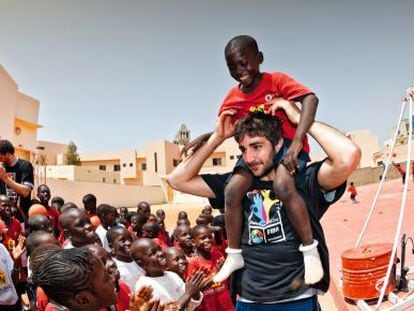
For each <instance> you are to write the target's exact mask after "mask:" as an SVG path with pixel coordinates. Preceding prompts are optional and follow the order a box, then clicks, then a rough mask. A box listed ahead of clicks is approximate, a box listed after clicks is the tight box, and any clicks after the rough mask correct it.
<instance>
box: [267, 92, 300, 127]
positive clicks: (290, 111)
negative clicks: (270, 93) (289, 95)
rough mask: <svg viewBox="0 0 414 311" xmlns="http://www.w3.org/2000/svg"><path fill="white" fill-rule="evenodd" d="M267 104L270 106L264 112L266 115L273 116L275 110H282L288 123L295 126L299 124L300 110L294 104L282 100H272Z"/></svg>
mask: <svg viewBox="0 0 414 311" xmlns="http://www.w3.org/2000/svg"><path fill="white" fill-rule="evenodd" d="M269 104H271V106H270V107H269V108H268V109H267V110H266V113H269V114H271V115H275V113H276V111H277V110H279V109H282V110H283V111H284V112H285V113H286V115H287V117H288V119H289V121H290V122H292V123H293V124H295V125H297V124H299V120H300V110H299V108H298V107H297V106H296V105H295V103H294V102H290V101H288V100H286V99H284V98H274V99H272V100H271V101H270V102H269Z"/></svg>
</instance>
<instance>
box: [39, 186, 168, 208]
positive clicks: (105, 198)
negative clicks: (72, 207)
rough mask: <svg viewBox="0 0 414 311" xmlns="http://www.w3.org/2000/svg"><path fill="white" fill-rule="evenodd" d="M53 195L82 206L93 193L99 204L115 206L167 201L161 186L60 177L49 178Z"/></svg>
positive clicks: (133, 205)
mask: <svg viewBox="0 0 414 311" xmlns="http://www.w3.org/2000/svg"><path fill="white" fill-rule="evenodd" d="M46 183H47V184H48V185H49V187H50V190H51V193H52V196H61V197H62V198H64V200H65V201H66V202H74V203H75V204H77V205H78V206H79V207H82V206H83V205H82V197H83V196H84V195H85V194H87V193H93V194H94V195H95V196H96V197H97V198H98V204H100V203H108V204H111V205H114V206H115V207H119V206H126V207H135V206H137V203H138V202H140V201H143V200H145V201H147V202H149V203H150V204H162V203H165V198H164V194H163V192H162V189H161V187H160V186H158V187H139V186H126V185H114V184H102V183H94V182H84V181H80V182H74V181H67V180H58V179H47V180H46Z"/></svg>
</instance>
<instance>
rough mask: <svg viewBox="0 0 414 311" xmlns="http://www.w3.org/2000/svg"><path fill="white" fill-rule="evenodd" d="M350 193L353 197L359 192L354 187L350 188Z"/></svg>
mask: <svg viewBox="0 0 414 311" xmlns="http://www.w3.org/2000/svg"><path fill="white" fill-rule="evenodd" d="M348 192H351V194H352V195H357V191H356V189H355V187H354V186H349V188H348Z"/></svg>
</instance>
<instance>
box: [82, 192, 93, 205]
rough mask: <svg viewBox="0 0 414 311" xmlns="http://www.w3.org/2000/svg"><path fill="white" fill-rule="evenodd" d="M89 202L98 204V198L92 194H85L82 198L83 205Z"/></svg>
mask: <svg viewBox="0 0 414 311" xmlns="http://www.w3.org/2000/svg"><path fill="white" fill-rule="evenodd" d="M87 202H95V203H96V196H94V195H93V194H92V193H88V194H85V195H84V196H83V198H82V203H83V204H85V203H87Z"/></svg>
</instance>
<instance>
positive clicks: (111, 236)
mask: <svg viewBox="0 0 414 311" xmlns="http://www.w3.org/2000/svg"><path fill="white" fill-rule="evenodd" d="M122 230H126V231H128V230H127V229H126V228H125V227H122V226H115V227H112V228H110V229H109V230H108V231H107V232H106V238H107V239H108V242H109V244H112V243H113V242H114V240H115V237H116V236H118V234H120V231H122ZM128 232H129V231H128Z"/></svg>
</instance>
